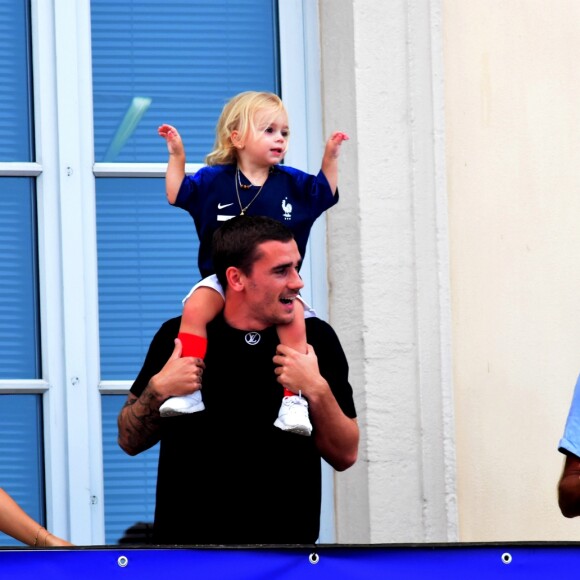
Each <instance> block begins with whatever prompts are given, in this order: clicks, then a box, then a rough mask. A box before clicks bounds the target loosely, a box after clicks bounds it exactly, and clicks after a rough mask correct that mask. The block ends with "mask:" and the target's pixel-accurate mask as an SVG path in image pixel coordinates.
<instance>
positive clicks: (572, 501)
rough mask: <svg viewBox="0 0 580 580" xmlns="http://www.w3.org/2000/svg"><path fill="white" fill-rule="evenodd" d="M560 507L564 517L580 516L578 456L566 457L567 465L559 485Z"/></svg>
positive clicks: (579, 468)
mask: <svg viewBox="0 0 580 580" xmlns="http://www.w3.org/2000/svg"><path fill="white" fill-rule="evenodd" d="M558 505H559V506H560V511H561V512H562V515H563V516H566V517H567V518H575V517H577V516H580V458H578V457H576V455H572V454H570V455H566V463H565V464H564V470H563V472H562V476H561V477H560V482H559V483H558Z"/></svg>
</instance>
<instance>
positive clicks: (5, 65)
mask: <svg viewBox="0 0 580 580" xmlns="http://www.w3.org/2000/svg"><path fill="white" fill-rule="evenodd" d="M28 4H29V2H26V1H24V0H19V1H15V0H0V55H2V58H0V161H32V154H31V152H32V137H31V124H30V118H31V116H30V103H31V101H30V95H31V94H32V93H31V91H30V90H29V88H30V86H31V85H30V67H29V62H30V37H29V30H30V26H29V14H28Z"/></svg>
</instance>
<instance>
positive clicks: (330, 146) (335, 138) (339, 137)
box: [326, 131, 349, 157]
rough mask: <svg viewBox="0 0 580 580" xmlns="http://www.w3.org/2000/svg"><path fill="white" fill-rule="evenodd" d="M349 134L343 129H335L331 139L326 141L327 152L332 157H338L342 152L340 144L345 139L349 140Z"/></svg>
mask: <svg viewBox="0 0 580 580" xmlns="http://www.w3.org/2000/svg"><path fill="white" fill-rule="evenodd" d="M348 140H349V136H348V135H347V134H346V133H342V132H341V131H335V132H334V133H333V134H332V135H331V136H330V139H329V140H328V141H327V142H326V153H327V154H328V155H330V156H331V157H338V155H339V153H340V146H341V145H342V142H343V141H348Z"/></svg>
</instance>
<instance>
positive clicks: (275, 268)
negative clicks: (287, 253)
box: [272, 260, 302, 272]
mask: <svg viewBox="0 0 580 580" xmlns="http://www.w3.org/2000/svg"><path fill="white" fill-rule="evenodd" d="M301 265H302V260H300V261H299V262H298V264H297V266H296V267H297V268H300V266H301ZM294 267H295V266H294V262H284V263H283V264H277V265H276V266H272V272H276V271H280V270H287V269H288V268H294Z"/></svg>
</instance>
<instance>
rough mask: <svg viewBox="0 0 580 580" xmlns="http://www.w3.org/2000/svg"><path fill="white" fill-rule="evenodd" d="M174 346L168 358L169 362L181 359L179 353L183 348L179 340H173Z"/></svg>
mask: <svg viewBox="0 0 580 580" xmlns="http://www.w3.org/2000/svg"><path fill="white" fill-rule="evenodd" d="M174 342H175V346H174V347H173V352H172V353H171V356H170V357H169V358H170V360H175V359H177V358H181V351H182V350H183V346H182V345H181V340H179V338H176V339H175V341H174Z"/></svg>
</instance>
